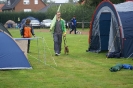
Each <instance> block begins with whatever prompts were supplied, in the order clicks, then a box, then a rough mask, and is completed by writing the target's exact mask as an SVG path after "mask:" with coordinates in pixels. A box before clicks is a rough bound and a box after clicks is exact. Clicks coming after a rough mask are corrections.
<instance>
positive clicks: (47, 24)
mask: <svg viewBox="0 0 133 88" xmlns="http://www.w3.org/2000/svg"><path fill="white" fill-rule="evenodd" d="M51 22H52V20H51V19H45V20H42V22H41V27H42V28H44V27H47V28H48V27H50V25H51Z"/></svg>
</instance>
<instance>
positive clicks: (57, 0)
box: [52, 0, 68, 3]
mask: <svg viewBox="0 0 133 88" xmlns="http://www.w3.org/2000/svg"><path fill="white" fill-rule="evenodd" d="M52 1H55V3H65V2H68V0H52Z"/></svg>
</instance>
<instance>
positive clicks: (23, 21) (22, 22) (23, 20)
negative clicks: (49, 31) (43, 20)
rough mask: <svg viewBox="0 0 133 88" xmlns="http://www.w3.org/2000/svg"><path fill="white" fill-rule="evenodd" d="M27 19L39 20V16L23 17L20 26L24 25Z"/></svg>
mask: <svg viewBox="0 0 133 88" xmlns="http://www.w3.org/2000/svg"><path fill="white" fill-rule="evenodd" d="M26 19H30V20H38V19H37V18H34V17H32V16H28V17H26V18H24V19H22V21H21V22H20V26H21V25H23V24H24V23H25V21H26ZM38 21H39V20H38ZM39 22H40V21H39Z"/></svg>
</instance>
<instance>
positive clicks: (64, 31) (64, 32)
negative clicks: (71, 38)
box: [62, 20, 66, 37]
mask: <svg viewBox="0 0 133 88" xmlns="http://www.w3.org/2000/svg"><path fill="white" fill-rule="evenodd" d="M62 23H63V36H64V37H65V36H66V26H65V21H64V20H62Z"/></svg>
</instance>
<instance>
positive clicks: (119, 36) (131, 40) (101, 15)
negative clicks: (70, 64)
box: [88, 0, 133, 57]
mask: <svg viewBox="0 0 133 88" xmlns="http://www.w3.org/2000/svg"><path fill="white" fill-rule="evenodd" d="M103 50H108V53H112V52H114V53H115V52H117V53H120V57H129V56H133V1H126V2H123V3H119V4H113V3H111V2H110V1H109V0H104V1H102V2H101V3H100V4H99V5H98V6H97V8H96V10H95V12H94V14H93V16H92V20H91V24H90V32H89V48H88V51H92V52H100V51H103Z"/></svg>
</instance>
